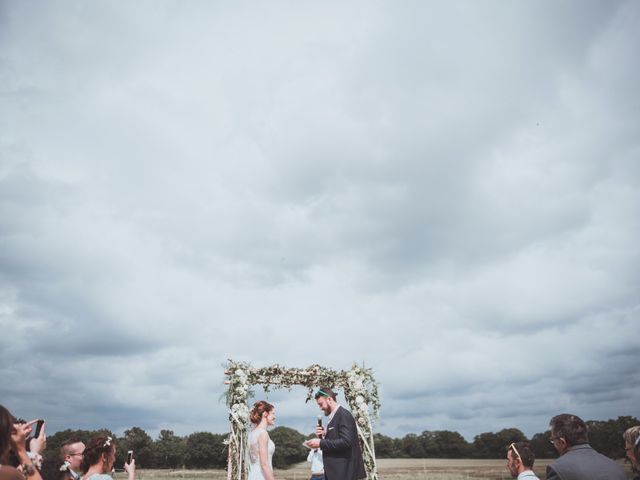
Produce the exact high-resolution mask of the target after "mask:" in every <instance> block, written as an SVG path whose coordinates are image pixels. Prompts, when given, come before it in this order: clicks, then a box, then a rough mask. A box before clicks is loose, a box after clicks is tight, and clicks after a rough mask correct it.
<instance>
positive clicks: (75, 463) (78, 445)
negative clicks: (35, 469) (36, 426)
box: [60, 438, 85, 472]
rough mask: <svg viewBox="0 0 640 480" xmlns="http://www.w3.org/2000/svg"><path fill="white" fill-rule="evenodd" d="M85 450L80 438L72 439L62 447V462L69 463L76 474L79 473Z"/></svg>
mask: <svg viewBox="0 0 640 480" xmlns="http://www.w3.org/2000/svg"><path fill="white" fill-rule="evenodd" d="M84 448H85V447H84V443H83V442H82V441H81V440H80V439H79V438H70V439H68V440H66V441H65V442H64V443H63V444H62V446H61V447H60V460H61V461H62V462H67V463H68V464H69V468H71V470H73V471H74V472H79V471H80V469H81V465H82V454H83V453H84Z"/></svg>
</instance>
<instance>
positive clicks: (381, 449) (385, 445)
mask: <svg viewBox="0 0 640 480" xmlns="http://www.w3.org/2000/svg"><path fill="white" fill-rule="evenodd" d="M373 442H374V445H375V449H376V457H378V458H400V457H403V456H404V455H403V454H402V450H401V448H400V441H399V440H398V439H397V438H391V437H387V436H386V435H382V434H381V433H374V434H373Z"/></svg>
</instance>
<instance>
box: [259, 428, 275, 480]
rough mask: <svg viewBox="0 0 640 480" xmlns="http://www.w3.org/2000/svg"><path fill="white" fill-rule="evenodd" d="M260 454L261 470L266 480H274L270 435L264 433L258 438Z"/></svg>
mask: <svg viewBox="0 0 640 480" xmlns="http://www.w3.org/2000/svg"><path fill="white" fill-rule="evenodd" d="M258 452H259V454H260V468H261V469H262V476H263V477H264V480H274V477H273V470H271V465H269V434H268V433H267V432H262V433H261V434H260V436H259V437H258Z"/></svg>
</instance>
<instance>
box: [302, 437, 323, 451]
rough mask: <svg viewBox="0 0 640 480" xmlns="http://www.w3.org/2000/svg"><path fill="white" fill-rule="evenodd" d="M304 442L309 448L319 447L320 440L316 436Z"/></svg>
mask: <svg viewBox="0 0 640 480" xmlns="http://www.w3.org/2000/svg"><path fill="white" fill-rule="evenodd" d="M305 444H306V445H307V447H309V448H311V449H316V448H320V440H319V439H317V438H313V439H311V440H307V441H306V442H305Z"/></svg>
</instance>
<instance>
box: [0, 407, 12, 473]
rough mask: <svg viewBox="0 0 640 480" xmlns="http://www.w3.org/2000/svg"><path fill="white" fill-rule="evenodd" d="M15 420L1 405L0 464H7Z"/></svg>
mask: <svg viewBox="0 0 640 480" xmlns="http://www.w3.org/2000/svg"><path fill="white" fill-rule="evenodd" d="M14 422H15V419H14V418H13V415H11V413H10V412H9V410H7V409H6V408H5V407H3V406H2V405H0V463H7V459H8V456H9V450H11V430H12V429H13V423H14Z"/></svg>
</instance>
